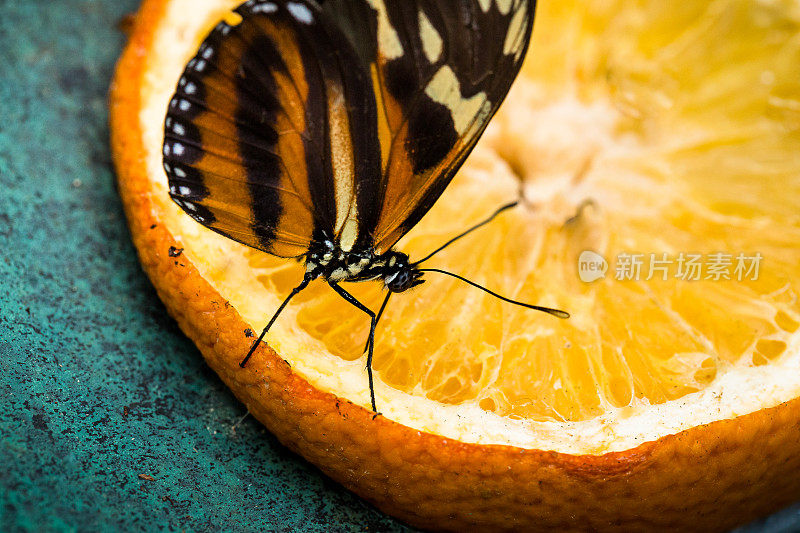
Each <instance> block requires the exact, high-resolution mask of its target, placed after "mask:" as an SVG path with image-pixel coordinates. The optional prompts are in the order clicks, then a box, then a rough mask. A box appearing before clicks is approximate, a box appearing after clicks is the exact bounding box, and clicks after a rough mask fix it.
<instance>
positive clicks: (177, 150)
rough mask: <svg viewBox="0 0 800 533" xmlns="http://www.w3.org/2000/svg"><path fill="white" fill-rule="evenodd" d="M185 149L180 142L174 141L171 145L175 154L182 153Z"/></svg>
mask: <svg viewBox="0 0 800 533" xmlns="http://www.w3.org/2000/svg"><path fill="white" fill-rule="evenodd" d="M185 151H186V149H185V148H184V147H183V145H182V144H181V143H175V144H173V145H172V153H173V154H175V155H178V156H180V155H183V153H184V152H185Z"/></svg>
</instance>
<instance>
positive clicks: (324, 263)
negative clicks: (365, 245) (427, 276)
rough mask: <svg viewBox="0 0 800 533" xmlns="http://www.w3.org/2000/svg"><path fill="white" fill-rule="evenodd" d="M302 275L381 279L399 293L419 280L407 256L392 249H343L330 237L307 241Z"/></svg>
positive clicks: (327, 278)
mask: <svg viewBox="0 0 800 533" xmlns="http://www.w3.org/2000/svg"><path fill="white" fill-rule="evenodd" d="M305 262H306V276H307V277H310V278H311V279H317V278H322V279H324V280H325V281H327V282H329V283H340V282H356V281H373V280H381V281H383V283H384V286H385V287H386V288H387V289H389V290H390V291H391V292H403V291H406V290H408V289H410V288H411V287H415V286H417V285H419V284H421V283H422V280H421V279H420V278H421V277H422V272H420V271H419V270H418V269H417V268H416V267H415V266H414V265H413V264H412V263H411V262H410V261H409V258H408V255H406V254H404V253H402V252H398V251H395V250H389V251H388V252H385V253H383V254H378V253H376V252H375V251H374V250H370V249H364V250H350V251H344V250H342V248H341V247H340V246H339V245H338V244H337V243H336V242H335V241H333V240H332V239H323V240H320V241H315V242H313V243H312V244H311V246H310V248H309V251H308V254H307V255H306V256H305Z"/></svg>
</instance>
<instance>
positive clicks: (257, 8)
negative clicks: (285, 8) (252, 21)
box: [252, 2, 278, 13]
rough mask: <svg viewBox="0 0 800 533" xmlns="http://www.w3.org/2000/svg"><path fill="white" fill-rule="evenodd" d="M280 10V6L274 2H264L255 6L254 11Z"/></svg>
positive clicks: (273, 11) (268, 11)
mask: <svg viewBox="0 0 800 533" xmlns="http://www.w3.org/2000/svg"><path fill="white" fill-rule="evenodd" d="M277 10H278V6H277V5H275V4H273V3H272V2H264V3H263V4H259V5H257V6H255V7H253V9H252V11H253V13H275V12H276V11H277Z"/></svg>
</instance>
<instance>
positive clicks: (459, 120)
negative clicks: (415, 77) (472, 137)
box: [425, 65, 487, 135]
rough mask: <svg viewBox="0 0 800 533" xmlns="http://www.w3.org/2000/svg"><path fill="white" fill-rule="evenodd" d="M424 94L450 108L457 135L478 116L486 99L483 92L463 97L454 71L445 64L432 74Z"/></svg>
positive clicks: (461, 133) (462, 132)
mask: <svg viewBox="0 0 800 533" xmlns="http://www.w3.org/2000/svg"><path fill="white" fill-rule="evenodd" d="M425 94H427V95H428V96H430V97H431V99H432V100H434V101H436V102H439V103H440V104H442V105H443V106H445V107H447V109H449V110H450V115H451V116H452V117H453V124H454V125H455V127H456V132H457V133H458V134H459V135H463V134H464V132H465V131H466V130H467V128H468V127H469V126H470V125H471V124H472V123H473V122H474V120H475V118H476V117H477V116H479V114H480V112H481V110H482V108H483V107H484V104H485V103H486V101H487V100H486V93H484V92H480V93H478V94H476V95H474V96H471V97H470V98H464V96H462V94H461V84H460V83H459V82H458V78H457V77H456V74H455V72H453V69H451V68H450V67H449V66H447V65H445V66H443V67H442V68H440V69H439V71H438V72H437V73H436V74H435V75H434V76H433V78H432V79H431V81H430V83H428V86H427V87H425Z"/></svg>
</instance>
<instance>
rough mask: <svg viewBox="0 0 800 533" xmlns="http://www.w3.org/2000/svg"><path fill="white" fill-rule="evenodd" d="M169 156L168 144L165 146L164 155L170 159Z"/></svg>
mask: <svg viewBox="0 0 800 533" xmlns="http://www.w3.org/2000/svg"><path fill="white" fill-rule="evenodd" d="M169 154H170V149H169V145H168V144H165V145H164V155H165V156H167V157H169Z"/></svg>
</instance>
